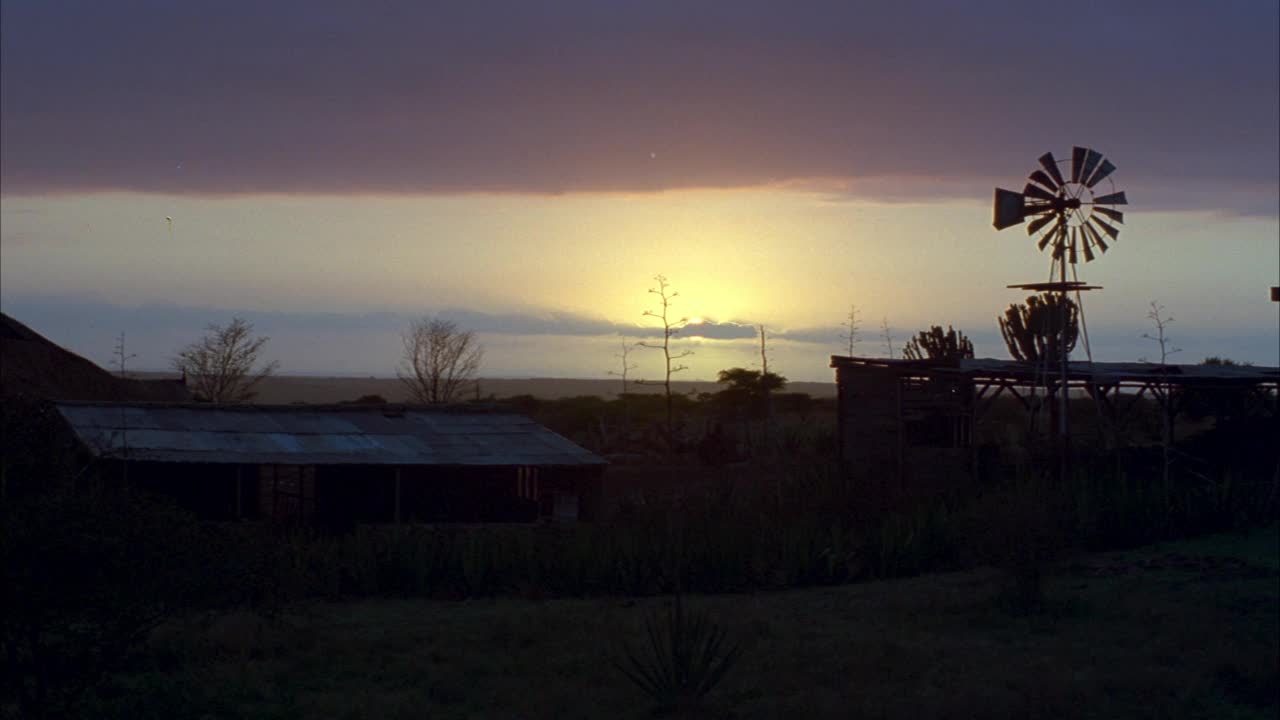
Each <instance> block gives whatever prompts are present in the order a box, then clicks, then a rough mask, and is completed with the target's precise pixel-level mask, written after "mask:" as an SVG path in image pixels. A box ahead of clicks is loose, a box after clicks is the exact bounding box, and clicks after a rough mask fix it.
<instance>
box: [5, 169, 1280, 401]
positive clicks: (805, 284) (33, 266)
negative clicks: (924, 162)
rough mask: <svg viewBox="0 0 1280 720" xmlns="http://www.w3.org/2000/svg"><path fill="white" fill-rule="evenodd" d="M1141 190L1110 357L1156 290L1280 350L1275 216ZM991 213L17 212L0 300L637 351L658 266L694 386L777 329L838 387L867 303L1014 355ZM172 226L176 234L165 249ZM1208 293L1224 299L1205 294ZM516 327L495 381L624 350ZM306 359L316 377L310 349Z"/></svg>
mask: <svg viewBox="0 0 1280 720" xmlns="http://www.w3.org/2000/svg"><path fill="white" fill-rule="evenodd" d="M1126 190H1129V191H1130V193H1131V196H1132V197H1133V198H1134V203H1135V205H1134V211H1133V212H1132V213H1130V214H1129V215H1127V216H1126V220H1127V224H1126V226H1125V230H1124V233H1123V234H1122V236H1121V240H1120V242H1119V243H1117V244H1116V245H1115V247H1114V248H1113V249H1112V251H1111V252H1110V253H1108V254H1107V256H1106V257H1104V258H1102V259H1101V260H1100V261H1098V262H1095V263H1091V264H1089V265H1085V266H1082V267H1081V277H1082V279H1086V280H1088V281H1090V282H1093V283H1097V284H1101V285H1103V286H1104V287H1105V288H1106V290H1105V291H1103V292H1099V293H1095V294H1094V295H1093V296H1091V297H1090V298H1088V302H1087V311H1088V318H1089V327H1090V331H1091V333H1093V334H1096V335H1097V337H1098V339H1099V341H1100V342H1097V343H1095V346H1097V347H1100V348H1105V349H1106V350H1105V353H1104V355H1103V356H1102V357H1103V359H1134V358H1136V357H1137V356H1138V355H1139V354H1140V352H1139V351H1137V350H1135V349H1134V343H1135V341H1134V340H1133V339H1134V338H1137V337H1139V336H1140V334H1141V332H1143V331H1144V330H1146V329H1147V328H1146V327H1145V325H1144V322H1143V319H1142V318H1143V317H1144V315H1145V312H1146V303H1147V302H1148V301H1149V300H1152V299H1158V300H1160V301H1161V302H1162V303H1164V304H1165V305H1166V306H1168V307H1169V308H1170V310H1171V312H1173V314H1174V315H1175V316H1176V317H1178V319H1179V322H1178V325H1177V326H1175V327H1176V329H1177V331H1178V333H1179V335H1180V338H1179V340H1180V342H1181V343H1182V344H1183V345H1184V346H1188V345H1189V343H1188V342H1187V341H1189V340H1191V339H1192V336H1195V335H1203V334H1206V333H1210V334H1214V335H1213V337H1215V338H1223V339H1225V342H1223V341H1219V340H1215V341H1214V343H1215V345H1214V346H1213V349H1212V350H1211V352H1212V353H1214V354H1227V355H1231V354H1233V351H1232V350H1230V349H1229V348H1230V347H1231V346H1230V344H1229V341H1230V338H1231V337H1243V338H1255V339H1256V338H1257V337H1258V336H1259V334H1260V333H1261V334H1262V335H1264V336H1265V335H1267V334H1268V333H1270V337H1272V338H1274V333H1275V326H1276V322H1275V314H1274V311H1275V308H1274V306H1273V305H1270V304H1268V303H1265V302H1261V303H1260V302H1255V300H1256V298H1255V295H1258V293H1259V292H1261V291H1260V290H1258V288H1263V289H1265V286H1266V285H1268V284H1273V283H1274V281H1275V280H1274V268H1275V265H1276V260H1277V256H1276V253H1277V246H1276V244H1275V238H1276V236H1277V223H1276V221H1275V220H1274V219H1268V218H1231V217H1221V216H1215V215H1212V214H1208V213H1161V212H1154V211H1151V212H1148V211H1141V210H1140V208H1141V207H1142V205H1141V204H1140V203H1145V202H1146V201H1147V200H1148V199H1149V198H1150V196H1151V193H1152V190H1151V189H1148V188H1143V187H1141V186H1140V185H1137V184H1131V185H1126ZM985 201H986V198H982V199H975V200H972V201H968V202H934V203H919V204H904V203H883V202H871V201H867V200H857V199H854V198H848V197H845V198H839V199H834V198H831V197H828V196H826V195H823V194H817V193H813V192H801V191H795V190H782V189H774V188H760V189H754V190H723V191H710V190H704V191H682V192H665V193H654V194H648V195H631V194H604V193H599V194H570V195H563V196H556V197H546V196H532V195H466V196H432V197H404V196H401V197H394V198H382V197H329V196H243V197H237V198H200V197H175V196H160V195H132V194H106V195H89V196H59V197H46V198H6V199H5V202H4V205H3V208H0V255H2V257H0V289H2V292H3V294H2V295H0V297H3V298H4V299H5V302H6V303H10V302H11V301H13V300H15V299H19V300H20V299H22V298H30V297H34V296H40V295H48V294H51V293H52V294H61V295H63V296H68V297H73V298H76V297H78V298H82V299H89V300H91V301H93V302H106V303H114V304H117V305H124V306H131V305H139V304H147V303H162V304H170V305H173V304H178V305H185V306H191V307H210V308H223V309H224V310H223V312H225V313H229V312H231V311H233V310H264V311H265V310H271V311H277V312H322V313H341V314H350V315H355V314H360V313H368V312H383V311H386V312H396V313H404V314H407V315H412V314H415V313H423V312H433V311H437V310H440V309H447V308H467V309H470V310H474V311H480V312H489V313H520V314H523V316H526V317H529V318H545V319H546V322H548V323H550V324H551V325H554V324H555V323H556V322H558V321H557V320H556V313H558V312H569V313H572V314H573V315H574V317H576V318H598V322H599V324H600V327H601V330H599V331H592V332H603V333H607V334H613V333H615V332H617V330H614V329H612V328H613V326H611V325H610V323H614V324H616V326H617V327H618V328H620V329H621V332H622V334H623V335H625V336H630V337H633V338H634V339H639V337H640V336H641V335H644V334H646V333H648V336H649V337H652V333H653V332H654V330H653V329H654V327H655V325H656V323H655V321H654V320H653V318H647V317H644V315H643V313H644V311H645V310H656V309H657V304H656V303H655V300H656V296H654V295H651V294H649V293H648V292H647V290H648V289H649V288H651V287H653V286H654V282H653V276H654V275H655V274H659V273H661V274H663V275H666V276H667V277H668V278H669V280H670V282H671V284H672V289H673V290H675V291H678V292H679V296H678V297H676V298H675V301H674V304H673V305H672V307H671V317H672V319H676V318H680V317H690V318H691V319H694V318H696V319H701V320H703V321H704V322H703V323H702V324H701V326H693V327H689V328H686V330H685V331H684V332H683V333H682V334H681V335H680V337H681V338H682V339H683V340H692V338H694V337H701V338H703V339H702V340H701V341H698V345H699V350H698V355H697V356H696V361H695V362H694V364H693V365H692V366H691V367H692V369H691V370H690V372H691V373H693V374H694V376H697V377H713V376H714V373H715V371H717V370H719V369H720V367H714V366H712V365H714V363H715V362H720V361H723V362H730V363H733V364H743V363H749V362H751V359H752V357H754V354H753V350H752V346H753V345H754V340H753V338H754V337H755V335H754V333H755V331H754V328H753V327H752V326H753V325H754V324H757V323H764V324H765V325H766V326H767V327H768V329H769V331H770V334H771V335H776V336H777V339H778V349H779V351H780V352H782V353H784V354H787V353H790V354H792V355H793V357H795V358H796V362H801V361H802V360H803V363H804V369H803V370H798V369H791V370H789V371H788V372H790V373H791V375H792V376H794V377H806V378H813V377H821V376H823V375H827V374H828V371H827V369H826V367H825V364H826V363H825V354H826V353H829V352H834V351H836V350H837V349H838V346H839V342H838V337H839V331H838V328H837V327H836V326H838V325H839V323H840V322H841V321H842V320H843V319H844V316H845V314H846V313H847V312H848V308H849V305H850V304H851V303H854V304H857V305H858V307H859V310H860V314H861V317H862V336H863V345H862V347H863V349H864V350H865V351H866V352H867V354H880V353H881V352H883V351H882V349H881V345H882V343H881V342H880V341H879V339H878V335H879V333H878V331H877V328H878V326H879V324H880V322H881V319H882V318H888V320H889V323H890V325H892V326H893V327H894V328H895V329H896V330H895V334H896V336H897V342H898V343H899V344H901V342H902V341H903V340H904V339H905V337H906V336H907V334H908V333H909V332H911V331H913V330H915V329H919V328H921V327H924V326H926V325H928V324H930V323H941V324H944V325H945V324H954V325H955V326H956V327H957V328H962V329H965V330H967V331H969V332H970V334H971V335H974V336H977V335H978V334H979V333H983V332H987V336H988V338H989V340H988V341H987V342H986V343H985V344H981V343H980V347H979V353H980V354H985V355H1000V354H1002V352H1003V350H1002V347H1001V346H1000V345H999V339H998V336H994V335H993V334H992V333H991V332H990V331H991V330H992V328H993V327H994V320H993V318H994V317H995V315H996V314H998V313H999V312H1000V311H1001V310H1002V309H1003V308H1004V307H1005V306H1007V305H1008V304H1009V303H1010V302H1014V301H1017V300H1021V299H1022V298H1021V296H1020V295H1019V294H1018V293H1015V292H1012V291H1009V290H1007V289H1006V288H1005V285H1006V284H1010V283H1014V282H1025V281H1030V280H1036V279H1040V278H1041V277H1042V276H1043V275H1044V273H1045V272H1046V271H1047V268H1048V257H1047V256H1045V255H1044V254H1043V253H1039V252H1037V251H1036V250H1035V247H1034V244H1033V243H1032V242H1031V241H1030V240H1028V239H1027V238H1026V237H1025V234H1023V233H1020V232H1015V231H1006V232H1003V233H997V232H995V231H993V230H991V228H990V209H989V208H988V207H987V206H986V202H985ZM165 217H172V218H173V219H174V221H173V231H172V235H171V234H170V231H169V228H168V225H167V223H166V222H165V220H164V218H165ZM1210 297H1212V298H1215V300H1214V302H1206V301H1205V298H1210ZM1264 299H1265V298H1264ZM19 319H21V318H19ZM210 319H218V320H221V319H224V318H222V317H212V318H210ZM521 322H525V321H520V322H516V323H513V324H508V325H509V326H510V328H509V329H507V330H503V331H502V332H505V333H507V334H508V339H506V340H502V341H501V342H499V341H498V340H491V343H492V345H493V351H492V352H491V354H490V359H489V361H487V363H486V365H487V367H490V368H493V369H497V368H501V369H502V372H504V373H505V374H520V373H521V372H522V371H523V372H526V373H529V374H536V373H538V372H539V369H538V368H548V369H547V370H544V371H545V372H552V370H551V369H549V368H554V372H555V373H557V374H565V373H569V374H575V373H576V374H585V375H587V376H594V375H596V374H598V373H601V372H603V371H604V369H605V368H606V367H607V366H608V365H609V359H608V358H609V356H610V355H611V353H612V352H614V350H613V349H612V346H613V345H614V344H616V336H615V339H614V340H609V341H608V342H603V343H602V344H600V346H601V347H605V348H610V349H609V350H608V352H604V353H603V354H602V355H601V357H599V358H594V357H588V356H587V355H585V354H583V355H581V356H580V359H579V360H575V361H574V363H571V364H570V365H565V364H564V361H563V360H554V361H552V360H551V359H550V358H553V357H558V356H564V355H566V352H565V351H564V349H563V348H560V349H559V351H557V349H555V348H553V347H552V344H551V343H550V340H549V339H547V338H549V335H547V334H545V333H546V331H539V332H543V333H544V334H543V335H541V336H540V337H542V338H543V339H540V340H536V341H530V342H531V343H532V345H533V346H537V347H541V348H543V349H542V350H541V351H539V352H537V353H534V352H532V351H528V352H526V351H525V350H520V355H519V356H518V357H513V358H499V347H505V346H511V347H524V346H523V345H519V344H518V343H517V344H516V345H512V343H514V342H515V340H514V335H515V334H518V332H519V329H518V326H519V325H520V324H521ZM573 322H574V323H579V324H580V322H579V321H578V320H574V321H573ZM526 324H527V323H526ZM628 328H631V329H632V330H628ZM122 329H124V330H129V331H130V333H131V337H132V336H133V335H132V334H133V328H131V327H122V328H111V330H112V332H118V331H119V330H122ZM194 329H198V326H197V327H196V328H194ZM798 331H799V333H800V334H797V335H793V337H792V338H791V339H789V340H788V339H786V334H787V333H788V332H792V333H797V332H798ZM1108 333H1109V334H1110V338H1111V339H1110V340H1106V339H1105V338H1106V336H1107V335H1108ZM801 334H803V335H804V336H805V337H807V338H811V339H810V340H808V341H806V342H807V343H808V344H807V345H805V347H807V350H805V349H804V348H802V347H800V345H798V344H796V342H795V341H796V339H797V338H799V337H800V335H801ZM277 336H278V337H280V338H284V337H290V336H293V337H301V334H299V333H297V332H294V333H293V334H292V335H290V334H289V333H288V332H285V331H283V330H282V331H279V332H277ZM389 337H390V338H391V340H392V341H391V342H386V343H383V345H386V346H387V347H392V346H394V345H395V343H394V342H393V341H394V332H391V333H390V335H389ZM490 337H496V336H492V335H491V336H490ZM567 337H570V338H572V337H582V336H581V335H572V334H570V335H568V336H567ZM573 342H578V341H573ZM828 343H829V344H828ZM172 344H173V345H176V341H174V342H173V343H172ZM788 344H789V345H788ZM1263 344H1264V345H1265V344H1266V343H1265V342H1264V343H1263ZM784 345H786V347H785V348H784ZM791 345H794V347H792V346H791ZM1274 346H1275V342H1274V339H1273V340H1272V341H1271V343H1270V346H1269V347H1274ZM379 347H382V345H379ZM584 347H585V346H584ZM592 347H595V345H592ZM108 349H109V348H108ZM1189 352H1190V351H1189ZM804 353H808V355H809V357H808V358H807V359H804V357H805V356H804ZM99 354H100V353H99ZM1236 354H1238V353H1236ZM1268 354H1269V355H1271V356H1270V357H1268V355H1266V354H1257V353H1254V354H1253V355H1251V356H1249V357H1250V358H1252V359H1253V360H1254V361H1255V362H1262V363H1268V362H1270V363H1274V362H1275V361H1276V358H1275V357H1274V352H1270V353H1268ZM567 355H568V356H570V357H574V356H575V353H574V352H572V351H570V352H568V353H567ZM163 357H164V356H163V355H161V356H159V359H158V360H157V362H159V364H160V365H161V366H162V365H163ZM735 358H736V359H735ZM303 359H305V360H307V361H308V362H315V358H314V357H313V356H312V355H308V356H307V357H305V358H303ZM1198 359H1199V358H1198V357H1193V358H1191V360H1198ZM649 360H651V358H650V359H649ZM334 362H335V363H338V361H336V360H335V361H334ZM360 362H367V363H368V366H367V367H368V370H369V372H386V368H390V367H393V366H394V359H393V358H381V359H376V360H375V359H373V358H370V359H368V360H367V361H361V360H360V358H359V357H352V358H350V359H347V360H343V361H341V363H340V365H341V367H343V368H350V369H353V370H354V369H355V368H357V367H360V365H359V363H360ZM646 362H648V360H646ZM522 363H524V364H525V365H526V366H527V367H522V365H521V364H522ZM708 364H711V365H708ZM306 369H307V370H310V371H323V369H324V367H323V366H309V367H307V368H306Z"/></svg>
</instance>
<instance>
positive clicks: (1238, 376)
mask: <svg viewBox="0 0 1280 720" xmlns="http://www.w3.org/2000/svg"><path fill="white" fill-rule="evenodd" d="M831 367H832V368H834V369H835V371H836V385H837V391H838V410H837V413H838V416H837V421H838V422H837V433H838V447H839V456H840V459H841V460H842V461H843V462H844V463H845V464H846V466H848V467H850V468H851V469H853V470H854V471H855V472H860V473H862V474H864V475H865V476H866V477H867V478H868V479H871V480H873V481H880V482H883V483H885V486H886V487H890V488H893V489H895V490H899V491H902V492H905V493H907V494H919V493H925V494H930V493H935V492H940V491H945V490H947V489H950V488H953V487H956V486H957V485H960V484H963V483H965V482H968V481H970V480H972V479H973V478H974V477H977V476H979V475H991V474H993V473H999V472H1004V471H1010V470H1011V468H1009V467H1008V466H1009V465H1012V464H1017V463H1018V462H1026V461H1028V458H1027V457H1026V454H1025V453H1026V449H1025V448H1018V447H1010V445H1011V443H1008V442H996V441H995V440H993V439H992V436H993V435H996V436H998V435H999V434H1000V431H999V429H995V428H992V427H991V426H992V425H994V424H995V423H992V422H988V421H990V420H991V419H992V418H991V411H992V409H993V407H994V406H995V405H996V404H997V402H998V401H1001V399H1002V398H1003V399H1004V400H1003V403H1004V405H1005V408H1006V409H1011V408H1017V409H1019V410H1021V413H1022V414H1021V416H1020V417H1019V418H1018V419H1019V420H1021V424H1022V425H1023V426H1024V427H1025V426H1027V425H1028V424H1029V423H1028V422H1027V419H1028V418H1031V417H1032V416H1038V417H1039V418H1040V419H1041V422H1040V425H1039V428H1038V430H1037V432H1040V433H1041V434H1042V435H1047V436H1051V435H1052V432H1053V427H1054V423H1055V422H1056V420H1055V417H1056V412H1055V411H1054V401H1053V400H1052V399H1051V398H1050V397H1048V396H1051V395H1052V394H1053V393H1052V390H1053V389H1054V387H1055V385H1056V384H1057V383H1058V382H1059V377H1058V374H1057V372H1058V371H1057V368H1056V367H1055V368H1052V369H1050V370H1049V371H1046V369H1045V368H1043V367H1040V366H1037V365H1036V364H1034V363H1023V362H1015V361H1012V360H995V359H990V358H974V359H960V360H954V361H951V362H945V361H938V360H893V359H885V358H859V357H846V356H842V355H834V356H832V357H831ZM1068 376H1069V387H1070V392H1071V397H1072V398H1073V401H1072V406H1073V415H1075V414H1076V413H1077V412H1078V411H1079V408H1076V405H1077V401H1078V400H1085V403H1086V404H1087V405H1089V406H1090V407H1089V409H1088V416H1089V420H1090V422H1088V423H1079V424H1076V423H1075V421H1073V424H1072V426H1071V427H1072V438H1073V442H1074V441H1075V440H1076V439H1080V440H1084V439H1086V437H1085V436H1088V437H1087V440H1088V441H1089V445H1090V447H1092V448H1100V449H1105V450H1115V449H1117V448H1118V447H1120V446H1121V445H1123V444H1124V443H1125V442H1127V438H1128V435H1126V434H1125V433H1122V432H1120V430H1121V429H1125V423H1126V421H1127V420H1128V418H1127V415H1130V414H1132V413H1135V412H1138V411H1143V410H1145V411H1147V412H1151V411H1152V410H1155V411H1157V412H1167V413H1168V415H1169V422H1170V423H1171V424H1172V423H1173V418H1174V417H1176V416H1178V415H1179V413H1182V412H1183V411H1184V410H1185V409H1188V408H1189V406H1190V405H1192V404H1195V403H1196V402H1197V399H1198V398H1205V397H1212V396H1219V397H1225V396H1229V397H1231V398H1235V401H1234V403H1235V405H1238V406H1239V407H1241V408H1248V412H1249V413H1250V416H1251V417H1253V418H1261V419H1262V421H1263V422H1266V423H1269V424H1270V425H1275V424H1276V423H1277V387H1278V386H1280V368H1274V367H1259V366H1251V365H1159V364H1155V363H1111V362H1095V363H1087V362H1072V363H1071V364H1070V369H1069V373H1068ZM1088 399H1091V400H1092V402H1088ZM1005 419H1006V420H1008V419H1009V416H1008V415H1006V417H1005ZM1032 423H1034V420H1033V421H1032ZM1032 427H1034V425H1032ZM980 431H985V432H980ZM1130 434H1131V433H1130ZM983 435H985V436H986V437H987V440H986V444H985V445H984V444H983V441H982V440H981V439H980V436H983ZM997 439H999V438H997ZM1269 452H1271V453H1272V455H1273V456H1274V455H1276V453H1277V450H1276V448H1275V447H1274V446H1273V447H1272V448H1270V450H1269ZM1020 454H1021V456H1020ZM1270 463H1271V464H1270V465H1269V466H1268V467H1275V466H1276V465H1275V460H1274V459H1273V460H1271V461H1270ZM1001 466H1004V467H1001Z"/></svg>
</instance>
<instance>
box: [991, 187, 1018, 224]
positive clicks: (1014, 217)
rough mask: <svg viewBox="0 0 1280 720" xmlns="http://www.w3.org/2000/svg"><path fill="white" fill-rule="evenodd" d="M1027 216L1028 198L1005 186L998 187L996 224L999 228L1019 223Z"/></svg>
mask: <svg viewBox="0 0 1280 720" xmlns="http://www.w3.org/2000/svg"><path fill="white" fill-rule="evenodd" d="M1025 218H1026V198H1024V197H1023V196H1022V193H1016V192H1014V191H1012V190H1005V189H1004V188H996V200H995V220H994V221H993V222H992V225H995V227H996V229H997V230H1003V229H1005V228H1007V227H1013V226H1014V225H1019V224H1021V223H1022V221H1023V220H1024V219H1025Z"/></svg>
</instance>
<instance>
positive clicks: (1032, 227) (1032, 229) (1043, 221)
mask: <svg viewBox="0 0 1280 720" xmlns="http://www.w3.org/2000/svg"><path fill="white" fill-rule="evenodd" d="M1054 217H1056V216H1054V215H1043V216H1041V217H1038V218H1036V219H1035V220H1032V221H1031V222H1030V223H1028V224H1027V234H1028V235H1035V234H1036V233H1038V232H1040V229H1041V228H1043V227H1044V226H1045V225H1048V224H1049V223H1051V222H1053V219H1054Z"/></svg>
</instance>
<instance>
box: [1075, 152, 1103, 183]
mask: <svg viewBox="0 0 1280 720" xmlns="http://www.w3.org/2000/svg"><path fill="white" fill-rule="evenodd" d="M1100 162H1102V153H1100V152H1098V151H1097V150H1094V149H1093V148H1089V149H1088V150H1086V151H1085V154H1084V166H1083V167H1081V168H1080V182H1084V181H1085V180H1088V179H1089V178H1091V177H1092V176H1093V171H1094V170H1096V169H1097V167H1098V163H1100Z"/></svg>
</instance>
